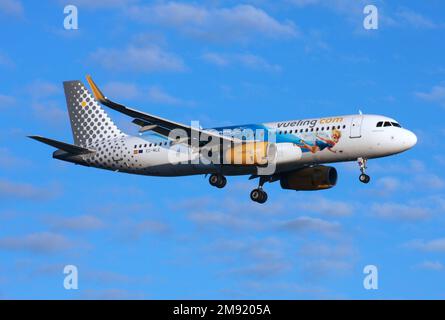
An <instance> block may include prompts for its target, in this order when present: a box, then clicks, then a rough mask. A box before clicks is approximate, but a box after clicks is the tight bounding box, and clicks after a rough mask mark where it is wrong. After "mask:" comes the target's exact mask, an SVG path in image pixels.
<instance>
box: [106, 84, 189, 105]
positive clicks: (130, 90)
mask: <svg viewBox="0 0 445 320" xmlns="http://www.w3.org/2000/svg"><path fill="white" fill-rule="evenodd" d="M103 92H104V93H105V94H106V95H107V96H108V97H114V98H113V99H127V100H135V99H140V100H145V101H149V102H152V103H158V104H166V105H175V106H177V105H184V106H191V105H194V102H192V101H185V100H182V99H180V98H177V97H175V96H173V95H171V94H169V93H167V92H166V91H165V90H164V89H163V88H161V87H159V86H150V87H148V88H146V89H144V88H142V87H140V86H138V85H136V84H134V83H128V82H109V83H107V84H105V85H104V86H103Z"/></svg>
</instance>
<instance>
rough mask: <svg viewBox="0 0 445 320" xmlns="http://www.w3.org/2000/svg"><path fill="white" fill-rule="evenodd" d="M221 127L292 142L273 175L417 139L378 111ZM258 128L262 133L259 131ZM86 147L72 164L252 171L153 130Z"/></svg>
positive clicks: (177, 172)
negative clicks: (291, 153) (289, 156)
mask: <svg viewBox="0 0 445 320" xmlns="http://www.w3.org/2000/svg"><path fill="white" fill-rule="evenodd" d="M378 124H380V125H379V126H378ZM222 129H224V130H225V131H224V132H225V134H226V135H230V136H233V137H236V135H237V134H238V133H239V132H240V131H242V130H246V129H250V130H251V131H252V132H255V135H252V136H251V137H250V139H251V140H252V141H253V140H256V141H258V140H259V139H262V138H264V135H266V136H267V137H268V138H267V139H265V140H268V141H271V139H272V137H273V135H272V134H270V132H275V141H274V142H276V143H277V144H280V143H292V144H295V145H298V146H299V147H300V148H301V150H302V151H303V152H302V155H301V157H299V158H296V159H295V161H292V162H287V163H286V164H285V165H278V166H277V168H276V170H277V173H279V172H283V171H289V170H293V169H297V168H300V167H303V166H307V165H313V164H322V163H332V162H343V161H355V160H357V159H358V158H364V159H372V158H379V157H385V156H389V155H393V154H397V153H400V152H403V151H405V150H408V149H410V148H412V147H413V146H414V145H415V144H416V142H417V138H416V136H415V135H414V133H412V132H411V131H409V130H407V129H404V128H401V127H400V126H399V125H398V124H397V122H396V121H395V120H394V119H391V118H388V117H384V116H379V115H349V116H336V117H326V118H317V119H308V120H296V121H284V122H273V123H265V124H260V125H243V126H232V127H229V128H218V129H216V130H217V131H222ZM258 130H259V131H258ZM261 130H263V131H266V133H265V134H264V133H263V134H262V133H261ZM237 132H238V133H237ZM248 140H249V139H248ZM91 148H94V149H95V150H96V153H95V154H91V155H82V156H79V157H80V158H78V159H77V160H76V161H75V162H79V163H82V164H86V165H89V166H94V167H98V168H103V169H108V170H115V171H121V172H127V173H134V174H141V175H154V176H183V175H196V174H207V173H220V174H224V175H243V174H257V168H256V167H255V166H239V165H219V164H208V163H200V162H199V161H198V160H199V158H200V155H199V153H198V152H197V151H196V149H195V148H191V147H189V146H188V145H186V144H172V143H171V142H170V141H169V140H168V139H166V138H162V137H159V136H157V135H153V134H148V135H144V136H124V137H119V138H116V139H113V140H107V141H101V142H96V143H94V144H93V145H91ZM172 159H174V161H173V162H172ZM178 161H179V162H181V163H178Z"/></svg>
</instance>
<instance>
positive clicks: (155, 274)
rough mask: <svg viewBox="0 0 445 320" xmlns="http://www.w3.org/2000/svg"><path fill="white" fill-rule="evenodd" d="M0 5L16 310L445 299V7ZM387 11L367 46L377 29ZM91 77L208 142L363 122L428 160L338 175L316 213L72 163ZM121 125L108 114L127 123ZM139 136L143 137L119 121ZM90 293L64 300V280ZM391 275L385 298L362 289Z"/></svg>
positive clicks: (1, 209) (282, 198)
mask: <svg viewBox="0 0 445 320" xmlns="http://www.w3.org/2000/svg"><path fill="white" fill-rule="evenodd" d="M67 3H68V2H65V1H62V0H60V1H59V0H54V1H45V2H37V1H24V0H22V1H19V0H0V39H1V45H0V111H1V113H2V117H1V118H0V297H1V298H62V299H76V298H148V299H159V298H166V299H183V298H184V299H185V298H187V299H194V298H200V299H212V298H220V299H225V298H232V299H242V298H250V299H256V298H265V299H276V298H283V299H308V298H315V299H319V298H355V299H357V298H364V299H376V298H385V299H389V298H439V299H443V298H445V290H444V287H445V286H444V281H445V280H444V279H445V277H444V276H445V233H444V227H445V219H444V213H445V192H444V191H445V180H444V176H443V170H442V167H443V165H444V164H445V155H444V152H443V149H442V145H441V144H440V141H441V140H442V139H445V131H444V129H443V119H442V117H443V115H444V111H445V63H444V60H443V57H444V53H445V50H444V49H445V46H444V44H443V39H444V38H445V37H444V36H445V33H444V31H445V22H444V15H443V12H444V10H445V5H444V4H443V1H438V0H437V1H434V0H431V1H390V2H389V1H388V2H387V1H352V0H344V1H340V0H338V1H329V2H328V1H318V0H288V1H261V0H258V1H245V2H237V1H217V0H215V1H205V2H164V1H155V2H143V1H138V0H112V1H103V0H98V1H86V0H77V1H69V3H75V4H77V6H78V10H79V30H75V31H74V30H71V31H67V30H64V28H63V19H64V14H63V7H64V6H65V5H66V4H67ZM366 4H375V5H376V6H377V7H378V9H379V29H378V30H372V31H370V30H365V29H364V28H363V26H362V21H363V18H364V15H363V13H362V10H363V8H364V6H365V5H366ZM86 74H92V75H93V77H94V79H95V80H96V82H97V83H98V85H100V86H101V87H102V89H103V91H104V92H105V93H106V94H107V95H108V96H109V97H112V98H113V99H115V100H118V101H121V102H123V103H125V104H127V105H131V106H134V107H136V108H138V109H140V110H145V111H147V112H150V113H153V114H157V115H159V116H162V117H167V118H171V119H173V120H177V121H182V122H185V123H188V122H189V121H190V120H200V122H201V124H202V125H203V126H205V127H211V126H222V125H231V124H243V123H255V122H265V121H279V120H286V119H299V118H313V117H318V116H328V115H340V114H351V113H356V112H357V111H358V110H359V109H361V110H363V112H365V113H376V114H384V115H387V116H391V117H393V118H395V119H397V120H398V121H400V123H401V124H402V125H404V126H405V127H407V128H409V129H411V130H413V131H414V132H415V133H416V134H417V135H418V138H419V142H418V145H417V146H416V147H415V148H414V149H412V150H410V151H408V152H406V153H404V154H401V155H398V156H394V157H390V158H385V159H376V160H372V161H370V162H369V171H368V172H369V174H370V175H371V176H372V183H370V184H369V185H362V184H360V183H359V182H358V174H359V170H358V167H357V165H356V164H355V163H350V164H337V165H335V166H336V168H337V169H338V171H339V174H340V178H339V182H338V185H337V186H336V187H335V188H333V189H331V190H327V191H322V192H316V193H304V192H291V191H285V190H281V189H280V186H279V185H278V184H276V183H275V184H270V185H266V189H267V192H268V193H269V201H268V202H267V204H265V205H259V204H255V203H252V202H251V201H250V199H249V192H250V190H251V189H253V188H254V187H255V182H254V181H248V180H247V179H246V177H235V178H229V179H228V180H229V181H228V185H227V187H226V188H225V189H223V190H217V189H216V188H212V187H210V185H209V184H208V182H207V180H206V179H205V178H204V177H203V176H196V177H183V178H156V177H143V176H131V175H125V174H117V173H113V172H107V171H100V170H97V169H91V168H84V167H80V166H75V165H71V164H67V163H62V162H60V161H56V160H54V159H52V158H51V152H52V150H51V149H50V148H49V147H47V146H44V145H42V144H39V143H36V142H35V141H32V140H29V139H27V138H25V136H26V135H28V134H40V135H44V136H47V137H51V138H55V139H59V140H62V141H67V142H71V141H72V136H71V129H70V127H69V120H68V115H67V113H66V106H65V101H64V96H63V89H62V86H61V83H62V81H64V80H74V79H82V80H83V79H84V76H85V75H86ZM110 113H111V112H110ZM111 115H112V117H113V118H114V119H115V120H116V122H117V123H118V125H119V126H120V127H122V129H124V130H125V131H127V132H128V133H134V132H135V128H134V126H133V125H132V124H131V123H130V119H128V118H125V117H124V116H122V115H118V114H115V113H111ZM67 264H74V265H76V266H77V267H78V270H79V289H78V290H72V291H67V290H65V289H64V288H63V277H64V275H63V266H65V265H67ZM366 265H376V266H377V267H378V270H379V289H378V290H375V291H367V290H365V289H364V288H363V285H362V282H363V278H364V275H363V272H362V271H363V268H364V266H366Z"/></svg>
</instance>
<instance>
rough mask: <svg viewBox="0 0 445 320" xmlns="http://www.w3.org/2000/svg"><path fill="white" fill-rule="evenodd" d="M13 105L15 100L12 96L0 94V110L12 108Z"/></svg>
mask: <svg viewBox="0 0 445 320" xmlns="http://www.w3.org/2000/svg"><path fill="white" fill-rule="evenodd" d="M15 103H16V100H15V98H14V97H13V96H8V95H5V94H0V109H1V108H6V107H10V106H13V105H14V104H15Z"/></svg>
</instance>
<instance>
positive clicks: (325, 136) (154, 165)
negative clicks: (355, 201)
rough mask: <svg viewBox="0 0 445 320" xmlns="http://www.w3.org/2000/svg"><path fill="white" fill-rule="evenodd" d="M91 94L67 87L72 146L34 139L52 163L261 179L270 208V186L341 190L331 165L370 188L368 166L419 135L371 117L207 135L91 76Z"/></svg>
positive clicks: (261, 196)
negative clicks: (122, 123) (113, 93)
mask: <svg viewBox="0 0 445 320" xmlns="http://www.w3.org/2000/svg"><path fill="white" fill-rule="evenodd" d="M87 81H88V83H89V85H90V87H91V91H92V93H91V92H90V91H89V90H88V89H87V88H86V87H85V85H84V84H83V83H82V82H81V81H78V80H75V81H66V82H64V83H63V86H64V91H65V97H66V103H67V107H68V113H69V118H70V122H71V129H72V134H73V138H74V144H69V143H65V142H60V141H57V140H53V139H48V138H45V137H42V136H29V137H30V138H32V139H34V140H37V141H39V142H42V143H45V144H47V145H50V146H52V147H55V148H57V150H56V151H54V153H53V158H55V159H58V160H63V161H67V162H71V163H75V164H79V165H84V166H89V167H95V168H100V169H106V170H112V171H116V172H124V173H131V174H138V175H147V176H165V177H172V176H187V175H206V176H207V175H210V176H209V183H210V185H212V186H214V187H217V188H223V187H224V186H225V185H226V183H227V178H226V177H227V176H239V175H249V176H250V177H249V179H258V187H256V188H255V189H253V190H252V192H251V193H250V198H251V200H253V201H255V202H257V203H260V204H262V203H265V202H266V201H267V198H268V196H267V193H266V191H264V188H263V186H264V184H265V183H266V182H269V183H272V182H275V181H280V185H281V188H283V189H286V190H296V191H313V190H324V189H329V188H332V187H334V186H335V185H336V184H337V178H338V174H337V170H336V169H335V168H334V167H332V166H328V165H326V164H330V163H337V162H346V161H357V163H358V165H359V169H360V175H359V180H360V182H362V183H369V182H370V176H369V175H367V174H366V168H367V162H368V160H369V159H375V158H380V157H386V156H390V155H395V154H398V153H401V152H404V151H406V150H408V149H411V148H412V147H413V146H414V145H415V144H416V143H417V137H416V135H415V134H414V133H413V132H411V131H409V130H407V129H404V128H402V127H401V125H400V124H399V123H398V122H397V121H396V120H394V119H392V118H389V117H386V116H381V115H370V114H362V113H361V112H360V114H353V115H343V116H328V117H322V118H314V119H303V120H291V121H281V122H269V123H262V124H248V125H236V126H226V127H218V128H208V129H203V128H201V127H200V126H196V125H191V126H189V125H185V124H182V123H178V122H175V121H171V120H168V119H164V118H161V117H158V116H155V115H152V114H148V113H145V112H142V111H138V110H136V109H132V108H129V107H126V106H124V105H122V104H119V103H116V102H113V101H112V100H109V99H108V98H107V97H105V96H104V94H103V93H102V92H101V90H100V89H99V88H98V87H97V85H96V84H95V82H94V81H93V79H92V78H91V77H90V76H87ZM102 105H103V106H106V107H108V108H110V109H112V110H115V111H117V112H120V113H122V114H124V115H127V116H129V117H131V118H133V120H132V122H133V123H134V124H135V125H137V126H139V135H137V136H134V135H133V136H132V135H128V134H126V133H124V132H123V131H121V130H120V129H119V128H118V127H117V126H116V125H115V123H114V122H113V121H112V119H111V118H110V117H109V115H108V114H107V113H106V112H105V110H104V108H103V107H102Z"/></svg>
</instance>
